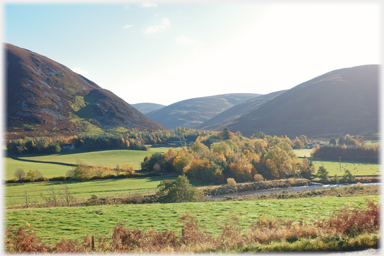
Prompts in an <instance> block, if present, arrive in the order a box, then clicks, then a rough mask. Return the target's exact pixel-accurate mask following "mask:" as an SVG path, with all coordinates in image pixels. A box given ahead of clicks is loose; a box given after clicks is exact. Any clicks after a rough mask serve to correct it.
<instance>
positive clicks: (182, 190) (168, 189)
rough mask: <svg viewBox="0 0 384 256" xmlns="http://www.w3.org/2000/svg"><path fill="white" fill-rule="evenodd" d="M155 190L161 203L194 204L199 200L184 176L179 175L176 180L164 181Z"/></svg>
mask: <svg viewBox="0 0 384 256" xmlns="http://www.w3.org/2000/svg"><path fill="white" fill-rule="evenodd" d="M157 188H158V189H159V192H157V195H158V196H159V202H161V203H175V202H196V201H198V200H199V199H200V195H199V192H198V191H197V189H196V188H195V187H194V186H193V185H191V184H190V183H189V180H188V178H187V177H186V176H185V175H182V176H181V175H180V176H179V177H177V179H176V180H164V181H162V182H160V184H159V185H158V186H157Z"/></svg>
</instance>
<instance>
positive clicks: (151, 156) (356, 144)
mask: <svg viewBox="0 0 384 256" xmlns="http://www.w3.org/2000/svg"><path fill="white" fill-rule="evenodd" d="M5 48H6V58H7V61H8V62H9V66H8V68H7V78H8V79H7V84H6V86H7V89H8V91H7V97H8V98H9V99H10V100H9V101H8V103H7V114H8V115H7V118H8V119H7V121H8V123H7V129H6V133H7V134H6V138H5V141H6V149H5V157H4V159H3V160H4V162H5V171H4V172H3V180H4V181H3V182H4V184H5V185H4V191H5V195H4V198H3V199H4V209H5V210H4V216H5V228H6V229H8V228H10V229H8V231H7V238H6V239H8V240H7V241H8V242H7V243H8V246H9V247H8V248H11V247H12V246H14V247H12V248H16V247H17V246H16V245H14V244H13V243H16V242H15V241H16V240H17V239H15V237H13V236H16V233H14V232H15V230H16V229H19V231H20V232H21V233H20V232H19V234H24V235H25V236H29V235H30V236H36V237H40V238H41V239H42V243H44V246H47V248H48V247H49V248H50V249H49V250H52V251H53V252H60V251H59V249H58V248H59V247H60V246H63V247H62V248H66V249H63V250H64V251H63V252H75V251H71V250H72V249H73V248H72V247H71V246H74V244H77V243H79V241H80V240H82V239H84V237H85V236H86V235H89V236H94V235H96V234H100V235H101V236H103V238H102V239H101V240H99V246H101V247H100V248H99V247H98V248H99V249H97V250H100V251H106V252H115V251H116V250H117V251H118V250H121V251H125V250H131V251H133V252H148V251H146V250H147V249H143V248H147V247H145V245H143V244H141V242H139V241H141V240H140V239H141V238H140V237H139V236H138V237H136V238H135V239H133V240H132V241H133V242H132V243H137V244H136V245H135V246H131V245H129V243H127V242H121V241H120V242H118V243H126V244H124V246H125V247H124V246H123V245H122V246H123V247H121V248H124V249H121V248H120V247H119V248H120V249H116V248H114V247H113V246H114V245H113V244H112V245H108V246H107V247H105V248H104V247H102V246H106V245H105V244H103V243H101V242H100V241H102V240H103V239H104V241H108V242H110V241H111V240H112V241H114V239H117V238H116V237H117V236H113V238H111V234H112V233H113V232H117V230H124V228H128V229H136V231H134V232H133V231H132V232H133V233H135V232H139V233H140V234H150V235H154V236H156V237H157V236H158V237H162V239H164V240H162V241H163V243H160V245H158V246H159V247H158V248H157V247H156V249H153V251H150V252H185V251H183V250H186V251H187V252H190V251H193V252H206V250H208V249H206V248H210V249H209V250H208V251H209V252H232V250H233V252H245V251H247V250H251V251H257V250H263V251H274V250H279V249H276V248H278V247H279V246H282V248H283V247H284V248H285V249H284V250H289V249H287V248H290V246H298V247H297V248H301V249H300V250H304V251H310V250H312V249H311V248H320V249H319V250H325V251H326V250H331V251H332V250H347V249H352V250H354V249H356V248H360V247H358V246H355V245H353V244H352V245H351V244H349V242H350V241H354V240H353V239H357V241H358V242H356V244H359V243H360V244H362V242H361V241H362V240H363V241H368V242H367V244H363V245H361V248H363V249H365V248H372V247H375V248H376V247H377V246H378V242H377V240H378V238H377V233H378V230H379V227H378V224H372V223H375V222H374V219H375V218H377V216H378V210H377V209H376V208H377V206H378V205H380V197H379V194H380V192H379V187H380V186H377V185H376V186H374V185H367V186H361V185H360V184H361V183H378V184H381V183H380V182H381V181H380V176H381V170H380V165H379V158H378V156H379V153H380V147H379V145H380V141H379V136H380V135H379V130H378V119H379V118H378V98H377V94H378V68H379V66H378V65H364V66H358V67H351V68H345V69H339V70H334V71H331V72H328V73H325V74H323V75H320V76H318V77H315V78H313V79H311V80H309V81H306V82H304V83H301V84H299V85H297V86H295V87H293V88H292V89H289V90H282V91H277V92H271V93H269V94H265V95H262V94H259V93H229V94H217V95H212V96H206V97H198V98H190V99H187V100H183V101H179V102H175V103H173V104H170V105H168V106H166V105H162V104H156V103H148V102H147V103H138V104H132V105H130V104H129V103H127V102H125V101H124V100H123V99H122V98H120V97H119V96H118V95H115V94H114V93H112V92H111V91H108V90H106V89H103V88H101V87H100V86H98V85H97V84H95V83H93V82H92V81H90V80H88V79H87V78H85V77H84V76H82V75H79V74H77V73H75V72H73V71H71V70H70V69H68V68H66V67H65V66H63V65H61V64H59V63H57V62H55V61H53V60H50V59H48V58H46V57H44V56H42V55H39V54H37V53H34V52H31V51H28V50H26V49H22V48H19V47H17V46H14V45H10V44H6V45H5ZM346 91H348V93H347V94H345V92H346ZM307 136H308V137H307ZM320 138H321V139H320ZM356 152H358V153H356ZM318 182H321V183H324V184H355V185H356V186H352V187H348V186H345V187H337V188H331V189H320V190H316V191H304V190H303V191H299V192H288V191H286V190H283V191H282V192H278V193H275V194H270V195H253V196H252V195H250V196H241V197H232V196H231V195H233V194H234V193H236V192H237V191H238V190H240V188H242V189H244V190H245V191H255V190H261V189H275V188H277V187H278V186H277V185H276V184H285V185H284V187H283V189H284V188H287V189H288V188H290V187H295V186H298V185H300V186H303V184H306V186H308V185H314V184H317V183H318ZM279 188H280V187H279ZM215 189H222V190H223V191H224V192H223V193H221V194H225V196H223V197H222V198H220V199H216V200H208V199H207V198H206V196H204V193H205V194H207V191H218V190H215ZM367 200H371V201H367ZM343 207H349V209H350V211H347V210H345V211H344V213H345V214H349V215H350V216H352V215H353V214H362V215H364V216H365V218H364V219H366V220H367V221H370V222H369V223H365V224H364V225H365V226H364V227H366V228H365V229H364V228H362V229H357V230H355V231H354V232H355V233H354V234H353V235H351V234H350V233H348V232H349V231H348V230H351V229H348V228H346V229H344V230H337V229H336V228H334V227H332V226H329V225H331V224H329V223H328V224H324V226H321V225H323V224H319V222H318V221H319V220H320V219H322V220H321V221H322V222H321V223H326V220H331V221H336V220H337V221H341V222H342V224H343V225H345V226H347V225H349V224H348V223H347V220H346V219H343V220H340V219H338V218H339V217H340V216H341V215H337V214H336V212H335V211H337V210H339V209H341V208H343ZM353 209H355V211H353ZM375 209H376V210H375ZM186 215H189V216H190V217H186ZM349 215H348V216H349ZM353 216H354V215H353ZM191 217H193V218H196V221H198V225H197V222H193V220H194V219H192V222H186V220H187V219H188V220H190V218H191ZM340 218H341V217H340ZM356 218H357V217H356ZM371 218H372V219H373V220H371ZM180 219H184V220H183V221H179V220H180ZM234 219H238V222H236V223H237V224H236V225H237V226H236V225H235V226H234V224H233V223H234V222H233V220H234ZM277 220H279V221H283V222H284V223H285V224H287V223H290V224H287V227H286V229H284V231H281V230H280V231H278V228H277V227H273V225H275V224H274V223H276V221H277ZM252 223H258V224H257V225H258V226H260V227H262V226H263V225H264V224H263V225H261V224H262V223H270V224H268V225H270V226H268V225H267V224H265V225H267V226H266V227H267V228H266V230H268V232H271V234H273V235H271V236H272V237H274V234H281V235H282V237H283V238H281V237H280V238H273V239H272V238H271V239H272V240H268V241H264V240H262V239H261V238H257V239H259V240H257V241H258V242H255V241H256V240H252V241H253V242H249V241H251V240H247V239H250V237H252V236H247V235H246V234H249V232H251V233H252V232H256V233H257V232H259V231H257V229H255V226H254V225H252ZM302 223H305V225H307V226H308V228H309V229H310V230H311V232H314V234H316V235H313V236H312V235H310V236H306V235H303V234H304V233H305V232H304V233H303V232H301V233H300V232H299V231H298V230H299V229H300V228H307V226H305V225H304V226H303V225H302ZM225 224H228V225H232V226H230V227H231V228H232V229H233V230H237V233H238V235H237V236H236V238H233V239H232V238H231V236H232V235H234V234H233V233H231V232H232V231H233V230H231V229H227V228H228V226H226V227H227V228H223V227H222V225H225ZM285 224H284V225H285ZM120 225H123V226H124V227H123V226H120ZM316 225H317V226H316ZM327 225H328V226H327ZM343 225H341V224H340V225H339V226H343ZM268 227H269V228H268ZM368 227H369V228H368ZM198 228H202V230H203V231H204V232H200V231H197V230H198ZM279 228H280V227H279ZM11 229H12V230H13V231H11ZM23 230H27V231H26V233H23V232H24V231H23ZM32 230H33V231H35V232H36V233H35V234H33V232H32ZM137 230H140V231H137ZM181 230H183V231H181ZM264 231H265V230H264ZM264 231H263V232H264ZM12 232H13V233H12ZM121 232H123V233H124V232H126V233H127V232H128V231H126V230H125V231H121ZM129 232H131V231H129ZM129 232H128V233H129ZM156 232H159V233H156ZM186 232H192V233H191V234H193V235H191V236H186ZM223 232H224V233H223ZM274 232H275V233H274ZM295 232H298V233H295ZM317 232H320V233H321V235H319V234H320V233H319V234H318V233H317ZM322 232H323V233H322ZM126 233H124V234H126ZM256 233H252V234H254V235H255V236H256ZM291 233H292V234H294V235H292V237H291V236H290V235H287V234H291ZM135 234H138V233H135ZM257 234H258V235H259V233H257ZM305 234H307V233H305ZM323 234H325V235H323ZM286 235H287V236H286ZM365 236H368V238H367V237H365ZM172 237H173V238H172ZM202 237H205V238H206V239H203V240H202V241H204V243H205V242H207V241H210V243H212V244H209V245H205V244H204V243H203V242H201V244H203V246H202V247H201V248H200V247H196V248H195V247H193V248H189V247H188V248H189V249H185V248H187V247H185V246H187V245H188V246H190V245H191V244H190V243H192V242H191V241H195V240H193V239H202ZM207 237H210V239H213V240H210V239H208V238H207ZM228 237H229V238H228ZM340 237H342V239H344V240H343V241H346V242H345V243H339V244H338V245H335V244H334V243H333V239H341V238H340ZM328 238H329V239H330V240H329V241H328V240H327V239H328ZM85 239H89V238H85ZM151 239H152V238H151ZM156 239H158V238H156ZM167 239H170V240H171V241H173V242H172V245H169V244H167V243H168V242H169V241H168V240H167ZM172 239H174V240H172ZM178 239H181V240H182V239H184V240H183V241H184V242H185V244H183V245H182V246H181V245H180V244H179V242H180V241H181V240H178ZM188 239H190V240H188ZM215 239H218V240H215ZM220 239H222V240H220ZM225 239H229V240H230V241H232V242H233V241H238V242H237V243H236V244H231V243H229V242H226V243H227V244H228V247H227V245H225V246H224V245H222V244H221V243H222V242H220V241H224V240H225ZM260 239H261V240H260ZM268 239H269V238H268ZM364 239H365V240H364ZM29 241H35V242H34V243H35V244H33V246H38V242H37V240H34V239H32V240H29ZM87 241H88V240H87ZM213 241H214V242H213ZM218 241H219V242H218ZM244 241H247V242H244ZM261 241H264V242H261ZM271 241H273V243H275V244H276V246H277V247H276V248H275V247H273V248H272V247H268V244H269V243H270V242H271ZM306 241H309V242H308V243H313V244H314V245H313V247H306V246H307V245H306V243H307V242H306ZM324 241H325V242H324ZM94 242H95V241H93V243H90V242H89V241H88V242H87V243H85V244H88V247H86V246H85V247H81V246H80V245H78V246H79V247H78V251H77V252H90V251H91V250H96V249H95V248H94ZM31 243H32V242H31ZM66 243H68V244H66ZM105 243H106V242H105ZM113 243H114V242H113ZM223 243H224V242H223ZM364 243H365V242H364ZM64 244H66V245H64ZM181 244H182V243H181ZM229 244H231V245H229ZM240 244H242V245H240ZM303 244H304V245H303ZM59 245H60V246H59ZM165 245H166V246H168V247H166V248H165V247H164V248H165V249H164V248H163V247H162V246H165ZM31 246H32V244H31ZM33 246H32V247H33ZM41 246H42V247H41V248H43V247H44V246H43V245H41ZM66 246H68V247H66ZM82 246H84V245H82ZM140 246H143V247H140ZM183 246H184V247H183ZM205 246H207V247H205ZM321 246H329V247H326V248H325V247H321ZM338 246H339V247H338ZM32 247H31V248H32ZM44 248H45V247H44ZM52 248H55V249H52ZM60 248H61V247H60ZM68 248H72V249H68ZM148 248H149V247H148ZM295 248H296V247H295ZM335 248H336V249H335ZM15 250H16V249H15ZM36 250H37V249H36ZM47 250H48V249H47ZM60 250H61V249H60ZM73 250H74V249H73ZM148 250H150V249H148ZM167 250H169V251H167ZM21 251H22V250H21Z"/></svg>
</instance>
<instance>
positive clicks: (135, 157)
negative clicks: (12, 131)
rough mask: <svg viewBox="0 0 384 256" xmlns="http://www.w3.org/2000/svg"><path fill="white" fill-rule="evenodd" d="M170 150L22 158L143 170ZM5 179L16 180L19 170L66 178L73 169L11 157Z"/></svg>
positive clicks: (161, 148) (121, 151)
mask: <svg viewBox="0 0 384 256" xmlns="http://www.w3.org/2000/svg"><path fill="white" fill-rule="evenodd" d="M167 150H168V148H163V147H160V148H151V150H150V151H141V150H104V151H93V152H84V153H75V154H63V153H61V154H54V155H42V156H23V157H20V159H22V160H27V161H30V160H32V161H43V162H57V163H68V164H76V163H77V162H78V161H81V162H83V163H85V164H88V165H93V166H112V167H116V165H120V166H121V165H122V164H123V163H130V164H131V165H132V166H133V168H135V169H136V170H139V169H141V167H140V162H142V161H143V160H144V157H146V156H147V155H149V154H153V153H156V152H166V151H167ZM5 167H6V173H5V177H4V178H5V179H12V178H14V176H13V174H14V172H15V171H16V170H17V169H18V168H21V169H23V170H24V171H25V172H28V170H39V171H40V172H41V173H42V174H43V176H45V177H47V178H51V177H54V176H56V177H57V176H65V173H66V171H67V170H69V169H71V168H72V167H70V166H64V165H58V164H48V163H33V162H26V161H19V160H15V159H11V158H9V157H6V158H5Z"/></svg>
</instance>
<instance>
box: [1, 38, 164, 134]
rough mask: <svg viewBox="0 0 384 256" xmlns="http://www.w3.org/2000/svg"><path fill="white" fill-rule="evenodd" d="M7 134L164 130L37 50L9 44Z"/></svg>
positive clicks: (110, 93)
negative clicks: (124, 129) (33, 50)
mask: <svg viewBox="0 0 384 256" xmlns="http://www.w3.org/2000/svg"><path fill="white" fill-rule="evenodd" d="M5 50H6V52H5V58H6V88H7V91H6V96H7V105H6V106H7V137H8V138H9V139H15V138H20V137H22V136H29V137H34V136H57V135H71V134H76V133H80V132H83V131H95V130H103V129H109V128H115V127H125V128H138V129H147V130H158V129H164V127H162V126H160V125H158V124H156V123H154V122H153V121H151V120H149V119H148V118H147V117H146V116H144V115H143V114H142V113H140V112H139V111H137V110H136V109H135V108H133V107H132V106H131V105H129V104H128V103H126V102H125V101H124V100H122V99H121V98H119V97H118V96H116V95H115V94H113V93H112V92H110V91H108V90H105V89H103V88H101V87H99V86H98V85H97V84H95V83H93V82H92V81H90V80H88V79H87V78H85V77H83V76H81V75H79V74H77V73H75V72H73V71H72V70H70V69H69V68H67V67H65V66H63V65H61V64H59V63H57V62H55V61H53V60H51V59H49V58H47V57H45V56H42V55H39V54H37V53H34V52H31V51H29V50H26V49H22V48H19V47H17V46H14V45H11V44H5Z"/></svg>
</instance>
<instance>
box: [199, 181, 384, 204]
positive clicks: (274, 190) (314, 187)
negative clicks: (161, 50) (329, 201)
mask: <svg viewBox="0 0 384 256" xmlns="http://www.w3.org/2000/svg"><path fill="white" fill-rule="evenodd" d="M369 185H376V186H380V185H381V183H362V184H338V185H323V184H321V183H317V184H316V185H309V186H300V187H289V188H270V189H260V190H253V191H244V192H237V193H232V194H222V195H214V196H206V199H208V200H213V199H220V198H223V197H227V196H229V197H239V196H247V195H266V194H276V193H280V192H282V191H287V192H298V191H303V190H307V191H311V190H319V189H331V188H341V187H351V186H369Z"/></svg>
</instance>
